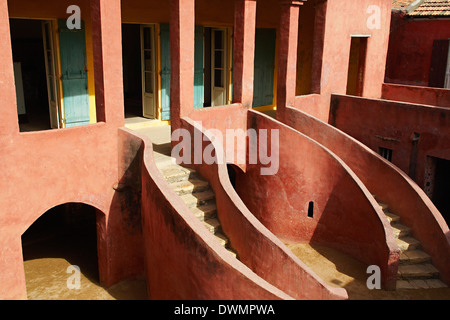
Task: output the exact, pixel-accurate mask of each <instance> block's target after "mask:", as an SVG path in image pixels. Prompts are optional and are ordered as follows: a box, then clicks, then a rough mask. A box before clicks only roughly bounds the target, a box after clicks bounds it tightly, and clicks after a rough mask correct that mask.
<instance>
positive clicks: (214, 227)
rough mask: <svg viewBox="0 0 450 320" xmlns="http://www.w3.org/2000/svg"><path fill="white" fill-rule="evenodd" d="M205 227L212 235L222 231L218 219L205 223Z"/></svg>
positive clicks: (208, 220)
mask: <svg viewBox="0 0 450 320" xmlns="http://www.w3.org/2000/svg"><path fill="white" fill-rule="evenodd" d="M203 225H204V226H205V227H206V228H207V229H208V230H209V231H210V232H211V233H212V234H216V233H218V232H219V230H220V222H219V220H217V219H216V218H212V219H207V220H205V221H203Z"/></svg>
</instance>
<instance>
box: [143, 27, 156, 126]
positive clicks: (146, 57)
mask: <svg viewBox="0 0 450 320" xmlns="http://www.w3.org/2000/svg"><path fill="white" fill-rule="evenodd" d="M155 54H156V51H155V28H154V26H141V55H142V108H143V114H144V117H146V118H150V119H155V118H156V66H155Z"/></svg>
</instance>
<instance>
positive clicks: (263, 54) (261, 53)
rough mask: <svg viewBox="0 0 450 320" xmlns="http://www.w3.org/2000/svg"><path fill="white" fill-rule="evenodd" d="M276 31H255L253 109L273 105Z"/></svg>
mask: <svg viewBox="0 0 450 320" xmlns="http://www.w3.org/2000/svg"><path fill="white" fill-rule="evenodd" d="M275 45H276V29H256V35H255V80H254V89H253V90H254V93H253V107H260V106H266V105H272V104H273V90H274V89H273V84H274V72H275Z"/></svg>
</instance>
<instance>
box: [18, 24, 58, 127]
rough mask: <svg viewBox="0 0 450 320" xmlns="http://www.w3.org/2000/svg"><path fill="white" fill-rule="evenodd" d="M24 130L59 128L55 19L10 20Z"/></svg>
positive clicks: (19, 111)
mask: <svg viewBox="0 0 450 320" xmlns="http://www.w3.org/2000/svg"><path fill="white" fill-rule="evenodd" d="M10 30H11V46H12V54H13V62H14V76H15V84H16V95H17V112H18V116H19V128H20V131H21V132H27V131H38V130H48V129H52V128H53V129H56V128H59V126H60V124H59V115H58V113H59V98H58V90H57V80H56V67H55V65H56V64H55V50H54V41H53V32H52V21H43V20H28V19H10Z"/></svg>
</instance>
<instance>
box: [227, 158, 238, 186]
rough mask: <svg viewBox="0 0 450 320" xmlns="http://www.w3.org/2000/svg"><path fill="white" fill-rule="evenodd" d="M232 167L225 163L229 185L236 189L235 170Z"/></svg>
mask: <svg viewBox="0 0 450 320" xmlns="http://www.w3.org/2000/svg"><path fill="white" fill-rule="evenodd" d="M234 167H235V166H234V165H233V164H230V163H227V169H228V177H229V178H230V182H231V185H232V186H233V188H234V189H236V170H235V169H234Z"/></svg>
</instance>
